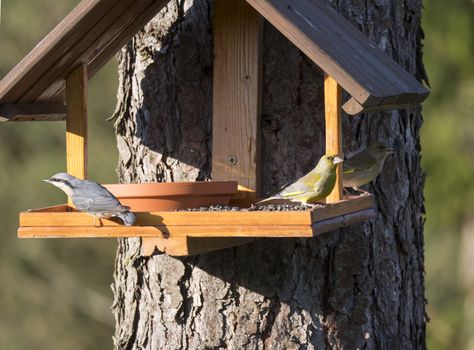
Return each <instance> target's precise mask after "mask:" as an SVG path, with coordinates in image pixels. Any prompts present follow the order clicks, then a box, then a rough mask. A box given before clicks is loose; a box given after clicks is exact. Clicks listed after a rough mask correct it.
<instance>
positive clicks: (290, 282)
mask: <svg viewBox="0 0 474 350" xmlns="http://www.w3.org/2000/svg"><path fill="white" fill-rule="evenodd" d="M330 2H331V4H332V5H333V6H335V7H336V8H337V9H338V11H340V12H341V13H342V14H343V15H344V16H346V17H347V18H348V19H349V20H351V21H352V23H353V24H354V25H356V26H357V27H358V28H359V29H360V30H362V31H363V32H364V33H365V34H366V35H367V36H369V37H370V38H371V39H372V40H373V41H374V42H375V43H376V44H377V45H378V46H379V47H380V49H382V50H383V51H385V52H386V53H387V54H388V55H390V56H392V57H393V58H394V59H395V60H396V61H397V62H399V63H400V64H401V65H402V66H403V67H404V68H406V69H407V70H408V71H409V72H410V73H411V74H413V75H415V76H416V77H417V78H419V79H420V80H421V79H422V78H423V76H424V70H423V66H422V63H421V48H422V44H421V39H422V31H421V28H420V17H421V7H422V5H421V0H404V1H395V0H392V1H390V0H377V1H371V2H367V1H365V0H337V1H330ZM211 16H212V2H211V1H208V0H194V1H193V0H176V1H171V2H170V3H169V5H168V6H167V8H165V9H164V10H163V11H162V12H161V13H160V14H159V15H157V16H156V17H155V19H154V20H152V21H151V22H150V23H149V24H148V25H147V26H146V28H145V29H144V30H143V31H142V32H140V33H139V34H138V35H137V36H136V37H135V38H134V39H133V40H132V41H131V42H130V43H129V44H128V45H127V47H126V48H124V49H123V50H122V52H121V54H120V55H119V61H120V65H119V79H120V84H119V91H118V105H117V111H116V118H117V123H116V126H117V143H118V149H119V153H120V157H119V158H120V159H119V166H118V174H119V177H120V180H121V181H123V182H145V181H194V180H207V179H210V178H211V172H210V160H211V137H212V134H211V129H212V128H211V125H212V124H211V123H212V118H211V115H212V111H211V100H212V28H211ZM262 109H263V116H262V190H263V193H271V192H272V191H274V190H275V189H277V188H278V187H279V186H281V185H283V184H285V183H287V182H289V181H292V180H294V179H296V178H298V177H300V176H301V175H303V174H304V173H305V172H307V171H308V170H310V169H311V168H312V167H313V166H314V164H315V163H316V162H317V160H318V159H319V157H320V156H321V155H322V154H323V152H324V150H323V147H324V115H323V74H322V72H321V71H320V70H319V69H318V68H317V67H316V66H315V65H314V64H313V63H312V62H310V61H309V60H308V59H307V58H306V57H305V56H304V54H302V53H301V52H300V51H298V50H297V49H296V48H295V47H294V46H293V45H292V44H291V43H289V42H288V41H287V40H286V39H285V38H284V37H283V36H282V35H281V34H280V33H279V32H277V31H276V30H275V29H274V28H273V27H272V26H271V25H269V24H268V23H265V26H264V68H263V107H262ZM421 124H422V116H421V114H420V109H419V108H413V109H409V110H401V111H393V112H387V113H370V114H367V115H364V116H360V117H344V122H343V135H344V150H345V151H346V153H350V152H351V151H356V150H358V149H360V148H361V147H364V146H366V145H368V144H371V143H373V142H375V141H383V142H385V143H386V144H388V145H390V146H394V147H395V148H396V149H397V153H396V155H395V156H393V157H391V158H390V159H388V160H387V162H386V165H385V168H384V171H383V173H382V174H381V176H380V177H379V178H378V180H377V181H376V182H375V183H374V184H372V185H371V186H370V187H369V190H370V191H371V192H373V193H374V194H375V198H376V207H377V217H376V219H375V220H374V221H373V222H368V223H363V224H358V225H354V226H352V227H350V228H347V229H344V230H338V231H334V232H330V233H326V234H323V235H320V236H318V237H316V238H314V239H261V240H259V241H257V242H255V243H252V244H248V245H245V246H241V247H236V248H231V249H227V250H223V251H217V252H213V253H209V254H203V255H199V256H193V257H188V258H173V257H169V256H166V255H154V256H152V257H141V256H140V240H139V239H120V240H119V246H118V251H117V259H116V266H115V276H114V277H115V282H114V285H113V291H114V295H115V300H114V305H113V311H114V314H115V318H116V333H115V337H114V344H115V348H116V349H249V350H250V349H362V348H364V349H424V348H425V324H426V315H425V300H424V285H423V283H424V278H423V220H424V207H423V193H422V189H423V172H422V169H421V166H420V144H419V129H420V127H421Z"/></svg>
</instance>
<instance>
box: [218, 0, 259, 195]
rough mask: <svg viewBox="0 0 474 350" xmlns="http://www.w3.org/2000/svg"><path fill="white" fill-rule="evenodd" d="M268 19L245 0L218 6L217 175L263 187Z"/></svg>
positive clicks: (223, 0)
mask: <svg viewBox="0 0 474 350" xmlns="http://www.w3.org/2000/svg"><path fill="white" fill-rule="evenodd" d="M262 28H263V27H262V19H261V17H260V16H259V14H258V13H257V12H256V11H255V10H254V9H253V8H252V7H250V5H248V4H247V3H246V2H245V1H244V0H232V1H229V0H216V1H215V5H214V82H213V84H214V85H213V130H212V179H213V180H236V181H238V182H239V185H241V186H244V187H245V188H247V189H250V190H254V191H256V193H252V195H254V196H255V194H257V195H258V192H259V167H260V142H259V139H260V114H261V71H262V69H261V67H262Z"/></svg>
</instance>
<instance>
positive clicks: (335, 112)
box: [324, 74, 342, 203]
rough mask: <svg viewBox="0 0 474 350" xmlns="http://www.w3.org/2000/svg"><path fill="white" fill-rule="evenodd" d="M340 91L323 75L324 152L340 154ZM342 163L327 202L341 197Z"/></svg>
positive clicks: (334, 81) (338, 87) (339, 88)
mask: <svg viewBox="0 0 474 350" xmlns="http://www.w3.org/2000/svg"><path fill="white" fill-rule="evenodd" d="M341 106H342V91H341V87H340V86H339V84H338V83H337V81H336V80H334V79H333V78H332V77H330V76H329V75H327V74H326V75H325V76H324V111H325V116H326V154H338V155H340V156H342V119H341ZM341 175H342V164H338V165H337V180H336V185H335V186H334V189H333V191H332V192H331V194H330V195H329V196H328V197H327V198H326V202H327V203H334V202H337V201H339V200H341V199H342V177H341Z"/></svg>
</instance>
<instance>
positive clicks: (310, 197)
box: [257, 154, 343, 205]
mask: <svg viewBox="0 0 474 350" xmlns="http://www.w3.org/2000/svg"><path fill="white" fill-rule="evenodd" d="M342 162H343V159H342V158H340V157H339V156H337V155H336V154H325V155H324V156H322V157H321V159H320V160H319V162H318V164H317V165H316V167H315V168H314V169H313V170H311V171H310V172H309V173H307V174H306V175H305V176H303V177H302V178H300V179H298V180H297V181H295V182H293V183H292V184H291V185H289V186H288V187H286V188H285V189H284V190H283V191H281V192H279V193H277V194H275V195H273V196H271V197H270V198H266V199H264V200H262V201H260V202H258V203H257V204H260V203H263V202H267V201H270V200H273V199H287V200H290V201H292V202H299V203H302V204H305V205H310V204H311V203H314V202H317V201H319V200H322V199H324V198H326V197H327V196H329V194H330V193H331V192H332V190H333V188H334V185H335V183H336V165H337V164H339V163H342Z"/></svg>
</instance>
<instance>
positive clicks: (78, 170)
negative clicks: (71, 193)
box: [66, 64, 87, 179]
mask: <svg viewBox="0 0 474 350" xmlns="http://www.w3.org/2000/svg"><path fill="white" fill-rule="evenodd" d="M66 165H67V172H68V173H69V174H71V175H73V176H76V177H78V178H80V179H85V178H87V68H86V66H85V65H84V64H82V65H80V66H79V67H77V68H76V69H75V70H74V71H73V72H72V73H71V75H70V76H69V77H68V78H67V86H66Z"/></svg>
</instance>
